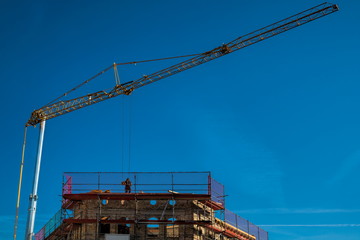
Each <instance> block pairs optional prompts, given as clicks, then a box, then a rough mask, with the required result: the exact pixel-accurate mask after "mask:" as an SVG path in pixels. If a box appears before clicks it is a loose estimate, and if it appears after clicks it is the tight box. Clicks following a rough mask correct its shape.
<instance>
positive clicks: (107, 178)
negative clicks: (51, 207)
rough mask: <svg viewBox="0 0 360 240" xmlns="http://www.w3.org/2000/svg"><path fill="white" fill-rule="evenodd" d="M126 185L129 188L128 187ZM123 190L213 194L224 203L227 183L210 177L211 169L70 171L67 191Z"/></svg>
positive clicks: (65, 175)
mask: <svg viewBox="0 0 360 240" xmlns="http://www.w3.org/2000/svg"><path fill="white" fill-rule="evenodd" d="M127 179H128V180H129V182H130V184H125V181H126V180H127ZM126 185H128V186H129V189H128V190H126ZM94 190H96V191H100V192H105V191H106V192H111V193H124V192H128V191H131V193H174V192H175V193H191V194H207V195H211V200H213V201H215V202H217V203H220V204H222V205H224V187H223V185H222V184H220V183H218V182H216V181H215V180H214V179H212V178H211V175H210V172H106V173H105V172H86V173H84V172H67V173H64V179H63V189H62V193H63V195H64V194H79V193H88V192H92V191H94Z"/></svg>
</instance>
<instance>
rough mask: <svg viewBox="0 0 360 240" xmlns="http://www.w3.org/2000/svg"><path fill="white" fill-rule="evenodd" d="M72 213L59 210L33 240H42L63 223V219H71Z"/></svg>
mask: <svg viewBox="0 0 360 240" xmlns="http://www.w3.org/2000/svg"><path fill="white" fill-rule="evenodd" d="M72 214H73V213H72V212H69V211H66V210H65V209H60V210H59V211H58V212H57V213H56V214H55V215H54V216H53V217H52V218H51V219H50V220H49V221H48V222H47V223H46V224H45V225H44V227H43V228H41V229H40V231H39V232H37V233H36V234H35V236H34V238H35V240H44V239H46V238H47V237H48V236H50V234H51V233H53V232H54V231H55V230H56V229H58V228H59V227H60V226H61V224H62V223H63V220H64V219H67V218H70V217H73V216H72Z"/></svg>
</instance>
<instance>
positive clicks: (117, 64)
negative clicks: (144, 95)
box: [45, 53, 202, 107]
mask: <svg viewBox="0 0 360 240" xmlns="http://www.w3.org/2000/svg"><path fill="white" fill-rule="evenodd" d="M201 54H202V53H196V54H188V55H182V56H175V57H166V58H157V59H149V60H141V61H133V62H125V63H114V64H113V65H111V66H109V67H107V68H105V69H104V70H102V71H101V72H99V73H97V74H95V75H94V76H92V77H91V78H89V79H87V80H85V81H84V82H82V83H80V84H79V85H77V86H75V87H73V88H72V89H70V90H69V91H67V92H65V93H63V94H62V95H61V96H59V97H57V98H55V99H54V100H52V101H50V102H49V103H47V104H46V105H45V107H46V106H49V105H51V104H52V103H54V102H56V101H58V100H59V99H61V98H63V97H65V96H67V95H68V94H69V93H71V92H73V91H75V90H77V89H78V88H80V87H82V86H84V85H85V84H87V83H89V82H90V81H91V80H94V79H95V78H97V77H98V76H100V75H102V74H104V73H105V72H107V71H109V70H110V69H111V68H114V67H116V66H120V65H128V64H137V63H145V62H154V61H163V60H170V59H175V58H185V57H193V56H198V55H201Z"/></svg>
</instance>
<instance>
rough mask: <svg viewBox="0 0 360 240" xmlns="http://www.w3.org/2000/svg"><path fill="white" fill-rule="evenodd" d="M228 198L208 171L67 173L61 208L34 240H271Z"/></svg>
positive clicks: (64, 179) (221, 186) (222, 187)
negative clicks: (231, 206)
mask: <svg viewBox="0 0 360 240" xmlns="http://www.w3.org/2000/svg"><path fill="white" fill-rule="evenodd" d="M224 196H225V194H224V186H223V185H222V184H220V183H218V182H216V181H215V180H214V179H213V178H212V177H211V174H210V172H166V173H164V172H162V173H159V172H151V173H149V172H147V173H143V172H141V173H140V172H132V173H117V172H112V173H101V172H97V173H94V172H91V173H78V172H76V173H75V172H72V173H69V172H68V173H64V178H63V186H62V197H63V201H62V208H61V210H60V211H59V212H58V213H57V214H55V216H54V217H53V218H52V219H51V220H50V221H49V222H48V223H47V224H46V225H45V226H44V227H43V228H42V229H41V230H40V231H39V232H38V233H37V234H36V235H35V239H36V240H45V239H46V240H50V239H64V240H65V239H69V240H70V239H72V240H78V239H79V240H80V239H86V240H92V239H94V240H95V239H113V238H110V237H111V234H115V235H116V236H117V237H121V236H123V237H124V238H116V239H132V240H142V239H173V240H177V239H179V240H180V239H184V240H187V239H199V240H200V239H241V240H256V239H260V240H267V239H268V236H267V233H266V232H265V231H264V230H262V229H260V228H259V227H257V226H255V225H254V224H252V223H250V222H248V221H247V220H245V219H242V218H241V217H239V216H237V215H236V214H234V213H232V212H230V211H228V210H226V209H225V198H224ZM114 239H115V238H114Z"/></svg>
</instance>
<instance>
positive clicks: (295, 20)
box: [26, 3, 339, 126]
mask: <svg viewBox="0 0 360 240" xmlns="http://www.w3.org/2000/svg"><path fill="white" fill-rule="evenodd" d="M338 10H339V8H338V6H337V5H335V4H330V3H323V4H320V5H318V6H316V7H313V8H310V9H308V10H306V11H303V12H301V13H298V14H296V15H293V16H291V17H288V18H286V19H283V20H281V21H278V22H276V23H273V24H271V25H268V26H266V27H264V28H261V29H259V30H256V31H254V32H251V33H249V34H246V35H244V36H241V37H239V38H236V39H235V40H233V41H231V42H229V43H227V44H223V45H221V46H219V47H217V48H214V49H212V50H210V51H207V52H204V53H202V54H199V55H198V56H195V57H192V58H190V59H188V60H186V61H183V62H180V63H178V64H175V65H173V66H170V67H168V68H165V69H163V70H160V71H157V72H155V73H152V74H150V75H145V76H143V77H141V78H139V79H137V80H135V81H130V82H127V83H124V84H118V85H116V86H115V87H113V88H112V89H111V90H110V91H98V92H95V93H91V94H88V95H85V96H81V97H77V98H74V99H70V100H64V101H58V102H56V103H53V104H50V105H46V106H44V107H42V108H40V109H38V110H35V111H33V112H32V114H31V117H30V119H29V120H28V122H27V123H26V126H35V125H37V124H38V123H40V122H41V121H43V120H48V119H51V118H55V117H58V116H60V115H63V114H66V113H69V112H72V111H75V110H77V109H80V108H83V107H86V106H90V105H92V104H95V103H98V102H102V101H104V100H107V99H110V98H113V97H116V96H119V95H123V94H125V95H129V94H131V92H132V91H134V90H135V89H137V88H140V87H142V86H145V85H148V84H150V83H153V82H156V81H159V80H161V79H164V78H167V77H170V76H172V75H174V74H177V73H179V72H182V71H185V70H187V69H190V68H193V67H195V66H198V65H201V64H203V63H206V62H209V61H211V60H214V59H216V58H219V57H221V56H224V55H227V54H229V53H232V52H234V51H237V50H239V49H242V48H245V47H247V46H250V45H253V44H255V43H258V42H261V41H263V40H265V39H268V38H270V37H273V36H275V35H278V34H280V33H283V32H286V31H288V30H290V29H293V28H296V27H298V26H301V25H304V24H306V23H308V22H311V21H314V20H316V19H318V18H321V17H323V16H326V15H329V14H331V13H333V12H336V11H338ZM116 65H120V64H114V67H116ZM108 69H109V68H107V69H106V70H108Z"/></svg>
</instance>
